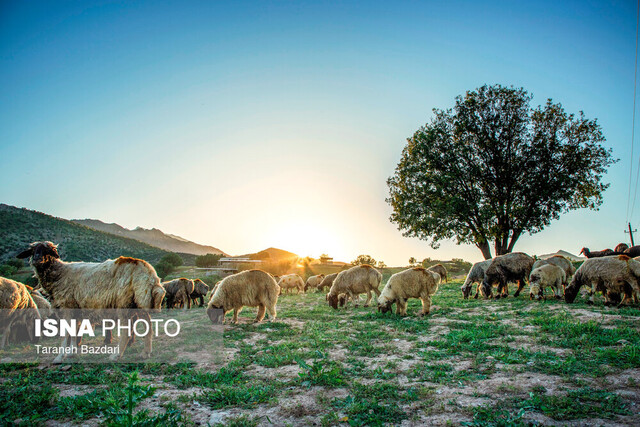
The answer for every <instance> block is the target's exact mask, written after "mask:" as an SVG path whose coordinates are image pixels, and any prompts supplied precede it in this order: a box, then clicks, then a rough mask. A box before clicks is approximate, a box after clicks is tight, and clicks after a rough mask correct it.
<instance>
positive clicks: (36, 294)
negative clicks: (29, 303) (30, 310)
mask: <svg viewBox="0 0 640 427" xmlns="http://www.w3.org/2000/svg"><path fill="white" fill-rule="evenodd" d="M25 287H26V288H27V289H29V286H26V285H25ZM29 293H30V294H31V298H32V299H33V302H34V303H35V304H36V307H38V311H39V312H40V316H41V317H42V318H43V319H47V318H49V317H50V316H51V315H52V313H53V311H52V309H51V303H50V302H49V300H48V299H46V298H45V297H44V296H43V295H42V294H41V293H40V291H37V290H35V289H29Z"/></svg>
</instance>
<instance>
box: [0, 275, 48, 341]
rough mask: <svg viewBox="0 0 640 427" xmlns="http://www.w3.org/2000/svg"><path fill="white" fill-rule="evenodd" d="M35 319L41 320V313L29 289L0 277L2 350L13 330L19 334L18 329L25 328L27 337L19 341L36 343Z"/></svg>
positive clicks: (19, 337) (19, 338)
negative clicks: (24, 340) (26, 340)
mask: <svg viewBox="0 0 640 427" xmlns="http://www.w3.org/2000/svg"><path fill="white" fill-rule="evenodd" d="M35 319H40V313H39V312H38V308H37V306H36V303H35V302H34V301H33V298H31V295H30V294H29V290H28V289H27V287H26V286H25V285H23V284H22V283H20V282H16V281H15V280H11V279H6V278H4V277H0V331H2V338H1V340H0V348H4V347H5V345H6V344H7V342H8V340H9V336H10V335H12V330H13V331H14V332H17V331H18V329H16V328H20V327H24V328H23V329H25V330H26V331H27V336H26V337H21V336H18V340H17V341H23V339H22V338H26V339H28V340H29V341H31V342H36V341H37V337H36V336H35Z"/></svg>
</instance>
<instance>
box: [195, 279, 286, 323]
mask: <svg viewBox="0 0 640 427" xmlns="http://www.w3.org/2000/svg"><path fill="white" fill-rule="evenodd" d="M279 294H280V286H278V284H277V283H276V281H275V279H274V278H273V276H271V275H270V274H269V273H267V272H265V271H262V270H247V271H243V272H241V273H238V274H234V275H231V276H227V277H225V278H224V279H223V280H222V281H221V282H220V283H219V284H217V285H216V287H215V292H214V293H213V294H212V295H211V299H210V300H209V304H208V305H207V315H208V316H209V319H211V321H212V322H213V323H220V322H221V321H222V322H223V321H224V315H225V314H227V313H228V312H229V311H231V310H233V323H238V314H239V313H240V311H241V310H242V307H244V306H247V307H258V315H257V316H256V319H255V322H261V321H262V320H263V319H264V315H265V310H266V311H267V312H268V313H269V317H270V318H271V321H272V322H273V321H274V320H276V315H277V312H276V304H277V303H278V295H279Z"/></svg>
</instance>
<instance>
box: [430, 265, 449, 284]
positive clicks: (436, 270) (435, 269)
mask: <svg viewBox="0 0 640 427" xmlns="http://www.w3.org/2000/svg"><path fill="white" fill-rule="evenodd" d="M427 270H430V271H433V272H434V273H438V274H439V275H440V278H441V279H442V281H443V282H445V283H448V282H449V279H448V278H447V269H446V268H444V265H442V264H436V265H432V266H431V267H429V268H428V269H427Z"/></svg>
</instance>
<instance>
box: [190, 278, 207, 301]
mask: <svg viewBox="0 0 640 427" xmlns="http://www.w3.org/2000/svg"><path fill="white" fill-rule="evenodd" d="M208 292H209V285H207V284H206V283H204V282H203V281H202V280H200V279H195V280H194V281H193V292H191V295H190V297H191V301H193V302H196V301H198V300H199V301H200V304H198V305H199V306H200V307H202V306H203V305H204V297H205V296H206V295H207V293H208Z"/></svg>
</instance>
